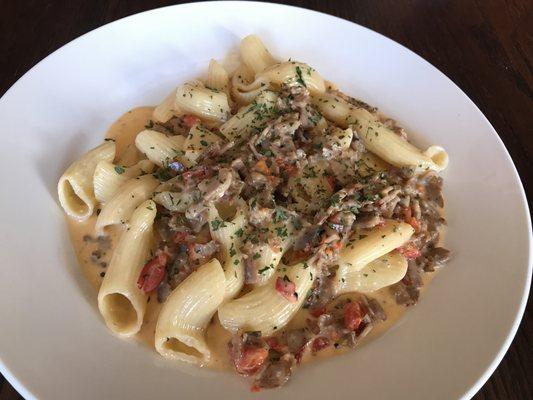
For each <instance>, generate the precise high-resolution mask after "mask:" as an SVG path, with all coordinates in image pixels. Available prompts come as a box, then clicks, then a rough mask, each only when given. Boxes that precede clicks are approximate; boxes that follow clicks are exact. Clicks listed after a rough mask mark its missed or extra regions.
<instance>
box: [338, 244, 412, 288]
mask: <svg viewBox="0 0 533 400" xmlns="http://www.w3.org/2000/svg"><path fill="white" fill-rule="evenodd" d="M406 272H407V259H406V258H405V257H404V256H402V255H401V254H400V253H398V252H397V251H391V252H390V253H387V254H385V255H384V256H381V257H379V258H377V259H375V260H374V261H371V262H370V263H368V264H367V265H365V266H364V267H363V268H362V269H361V270H359V271H356V270H355V269H353V268H348V267H346V268H342V270H339V271H337V273H336V274H335V281H334V283H333V290H334V293H335V295H336V296H340V295H341V294H344V293H350V292H359V293H369V292H374V291H376V290H379V289H381V288H384V287H387V286H390V285H393V284H395V283H396V282H399V281H401V280H402V279H403V277H404V276H405V273H406Z"/></svg>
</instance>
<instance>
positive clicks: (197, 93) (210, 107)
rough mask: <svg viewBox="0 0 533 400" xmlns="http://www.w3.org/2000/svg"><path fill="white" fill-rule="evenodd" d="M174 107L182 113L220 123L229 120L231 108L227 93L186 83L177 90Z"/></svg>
mask: <svg viewBox="0 0 533 400" xmlns="http://www.w3.org/2000/svg"><path fill="white" fill-rule="evenodd" d="M174 106H175V107H176V108H178V109H179V110H180V111H181V112H182V113H184V114H186V113H189V114H194V115H196V116H198V117H200V118H205V119H207V120H210V121H218V122H220V123H222V122H224V121H226V120H227V119H228V115H229V114H230V108H229V104H228V97H227V95H226V93H224V92H220V91H218V90H212V89H208V88H206V87H201V86H195V85H193V84H191V83H186V84H184V85H183V86H179V87H178V88H177V89H176V99H175V102H174Z"/></svg>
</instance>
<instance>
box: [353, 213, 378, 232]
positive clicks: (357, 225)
mask: <svg viewBox="0 0 533 400" xmlns="http://www.w3.org/2000/svg"><path fill="white" fill-rule="evenodd" d="M382 222H383V218H381V216H380V215H379V214H378V213H371V214H367V215H362V216H360V217H358V218H357V219H356V220H355V222H354V229H371V228H373V227H375V226H376V225H379V224H381V223H382Z"/></svg>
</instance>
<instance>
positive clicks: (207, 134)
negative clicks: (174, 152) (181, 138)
mask: <svg viewBox="0 0 533 400" xmlns="http://www.w3.org/2000/svg"><path fill="white" fill-rule="evenodd" d="M221 140H222V139H221V138H220V137H219V136H217V135H215V134H214V133H213V132H211V131H210V130H209V129H207V128H206V127H204V126H202V125H201V124H195V125H194V126H192V127H191V129H190V130H189V134H188V135H187V138H186V139H185V142H184V143H183V152H184V153H185V155H184V159H185V160H186V161H187V166H192V165H195V164H196V160H197V159H198V157H200V155H201V154H202V153H203V152H204V151H205V150H206V149H207V148H208V147H209V146H210V145H212V144H214V143H217V142H220V141H221Z"/></svg>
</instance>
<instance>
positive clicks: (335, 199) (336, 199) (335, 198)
mask: <svg viewBox="0 0 533 400" xmlns="http://www.w3.org/2000/svg"><path fill="white" fill-rule="evenodd" d="M340 201H341V197H340V196H339V194H338V193H335V194H334V195H333V196H331V199H329V204H330V205H332V206H333V207H335V206H338V205H339V203H340Z"/></svg>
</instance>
